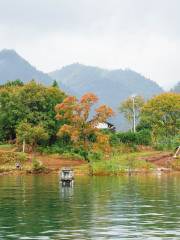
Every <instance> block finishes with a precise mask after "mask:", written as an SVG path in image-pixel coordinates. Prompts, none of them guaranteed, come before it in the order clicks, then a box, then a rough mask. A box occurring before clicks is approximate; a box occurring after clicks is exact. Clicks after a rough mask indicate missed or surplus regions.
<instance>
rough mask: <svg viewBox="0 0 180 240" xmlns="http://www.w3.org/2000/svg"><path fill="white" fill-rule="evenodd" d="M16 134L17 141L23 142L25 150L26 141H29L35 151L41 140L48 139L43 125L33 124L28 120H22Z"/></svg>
mask: <svg viewBox="0 0 180 240" xmlns="http://www.w3.org/2000/svg"><path fill="white" fill-rule="evenodd" d="M16 136H17V142H18V143H23V150H25V143H27V144H29V145H30V146H31V147H32V150H33V151H34V150H35V149H36V146H37V144H38V143H39V142H40V141H43V140H47V139H48V134H47V132H46V130H45V129H44V128H43V127H42V126H41V125H36V126H33V125H31V124H29V123H27V122H22V123H20V124H19V125H18V127H17V129H16ZM23 152H24V151H23Z"/></svg>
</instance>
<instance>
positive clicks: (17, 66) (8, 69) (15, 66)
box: [0, 49, 52, 85]
mask: <svg viewBox="0 0 180 240" xmlns="http://www.w3.org/2000/svg"><path fill="white" fill-rule="evenodd" d="M16 79H21V80H22V81H23V82H27V81H30V80H32V79H35V80H37V81H38V82H41V83H44V84H47V85H48V84H51V83H52V79H51V78H50V77H49V76H48V74H45V73H43V72H41V71H38V70H37V69H36V68H35V67H33V66H32V65H31V64H30V63H28V62H27V61H26V60H25V59H23V58H22V57H21V56H19V55H18V54H17V53H16V52H15V51H14V50H8V49H4V50H2V51H1V52H0V84H3V83H5V82H7V81H11V80H16Z"/></svg>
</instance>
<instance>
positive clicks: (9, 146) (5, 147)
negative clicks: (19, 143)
mask: <svg viewBox="0 0 180 240" xmlns="http://www.w3.org/2000/svg"><path fill="white" fill-rule="evenodd" d="M13 148H14V145H12V144H1V145H0V150H2V151H10V150H12V149H13Z"/></svg>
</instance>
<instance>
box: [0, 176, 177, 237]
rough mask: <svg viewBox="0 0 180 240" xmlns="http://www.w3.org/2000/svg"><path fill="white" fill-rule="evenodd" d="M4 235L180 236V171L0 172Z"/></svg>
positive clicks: (0, 233) (1, 233) (0, 231)
mask: <svg viewBox="0 0 180 240" xmlns="http://www.w3.org/2000/svg"><path fill="white" fill-rule="evenodd" d="M0 239H5V240H6V239H43V240H46V239H47V240H48V239H76V240H80V239H95V240H96V239H97V240H98V239H150V240H153V239H155V240H156V239H180V175H178V174H174V175H160V176H159V175H154V176H151V175H149V176H130V177H128V176H122V177H78V178H76V180H75V184H74V187H73V188H67V187H66V188H62V187H61V185H60V184H59V179H58V176H56V175H45V176H1V177H0Z"/></svg>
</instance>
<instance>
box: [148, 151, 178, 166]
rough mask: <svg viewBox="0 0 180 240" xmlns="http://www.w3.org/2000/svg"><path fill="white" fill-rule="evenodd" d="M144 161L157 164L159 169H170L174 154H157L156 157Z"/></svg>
mask: <svg viewBox="0 0 180 240" xmlns="http://www.w3.org/2000/svg"><path fill="white" fill-rule="evenodd" d="M143 159H144V160H146V161H148V162H151V163H153V164H155V165H156V166H158V167H165V168H168V167H169V163H170V162H171V161H172V159H173V157H172V153H168V152H167V153H157V154H156V155H155V156H149V157H145V158H143Z"/></svg>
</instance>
